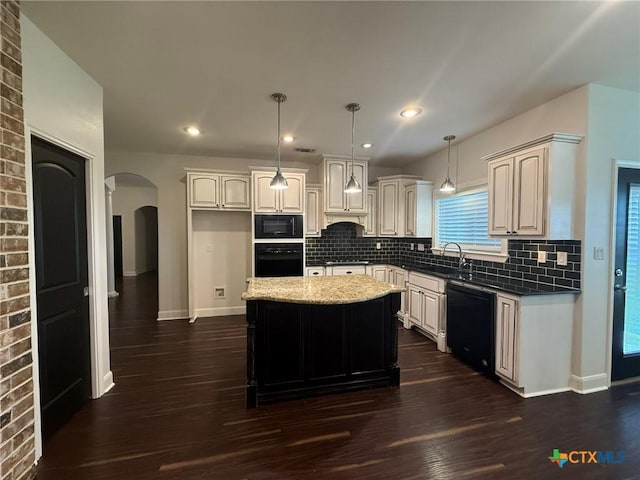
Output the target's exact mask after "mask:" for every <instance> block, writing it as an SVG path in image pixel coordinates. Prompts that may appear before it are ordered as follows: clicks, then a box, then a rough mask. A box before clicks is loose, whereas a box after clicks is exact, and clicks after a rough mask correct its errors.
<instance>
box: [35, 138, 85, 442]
mask: <svg viewBox="0 0 640 480" xmlns="http://www.w3.org/2000/svg"><path fill="white" fill-rule="evenodd" d="M32 153H33V202H34V221H35V225H34V227H35V231H34V233H35V250H36V251H35V254H36V255H35V261H36V295H37V307H38V319H37V322H38V359H39V369H40V402H41V408H42V431H43V436H44V437H45V438H47V437H49V436H50V435H51V434H52V433H54V432H55V431H56V430H57V429H58V428H59V427H60V426H62V425H63V424H64V423H65V422H66V421H67V420H68V419H69V418H70V417H71V416H72V415H73V414H74V413H75V412H76V411H77V410H78V409H79V408H80V407H81V406H82V404H83V403H84V402H85V401H86V400H87V399H88V398H89V396H90V394H91V382H90V358H89V303H88V296H86V294H85V287H87V283H88V282H87V275H88V273H87V270H88V269H87V225H86V199H85V197H86V184H85V159H84V158H82V157H79V156H77V155H75V154H72V153H70V152H67V151H66V150H63V149H61V148H59V147H57V146H55V145H52V144H50V143H48V142H44V141H42V140H40V139H38V138H35V137H32Z"/></svg>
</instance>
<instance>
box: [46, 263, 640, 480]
mask: <svg viewBox="0 0 640 480" xmlns="http://www.w3.org/2000/svg"><path fill="white" fill-rule="evenodd" d="M119 290H120V292H121V296H120V297H119V298H117V299H114V300H112V301H111V304H110V308H111V345H112V366H113V372H114V375H115V382H116V386H115V387H114V389H113V390H112V391H111V392H110V393H108V394H107V395H105V396H104V397H103V398H101V399H99V400H95V401H91V402H89V403H88V404H87V405H86V406H85V408H83V410H82V411H80V412H79V413H78V414H76V416H75V417H74V418H73V419H72V420H71V422H70V423H69V424H68V425H66V426H65V427H63V429H62V430H61V431H59V432H58V433H57V434H55V435H54V436H53V438H52V439H51V440H50V441H49V442H48V443H47V444H46V445H45V447H44V457H43V459H42V460H41V465H40V470H39V474H38V477H37V478H38V479H39V480H71V479H91V480H102V479H105V480H106V479H109V480H112V479H118V480H127V479H135V480H145V479H163V480H169V479H171V480H177V479H180V480H200V479H221V480H222V479H224V480H235V479H238V480H242V479H251V480H260V479H303V478H304V479H307V478H309V479H314V480H315V479H342V478H345V479H347V478H348V479H367V480H375V479H385V480H387V479H393V480H395V479H398V480H403V479H404V480H409V479H476V478H478V479H485V478H486V479H489V478H499V479H502V478H504V479H529V478H531V479H539V478H561V479H574V478H575V479H578V478H579V479H626V478H629V479H631V478H640V473H639V471H640V454H639V452H640V385H637V384H636V385H629V386H623V387H617V388H614V389H612V390H610V391H607V392H602V393H596V394H592V395H587V396H581V395H576V394H573V393H566V394H558V395H553V396H549V397H541V398H533V399H528V400H524V399H522V398H520V397H518V396H517V395H515V394H514V393H512V392H510V391H509V390H507V389H506V388H504V387H502V386H501V385H499V384H497V383H495V382H493V381H491V380H489V379H487V378H485V377H483V376H481V375H477V374H476V373H475V372H474V371H473V370H471V369H470V368H468V367H467V366H465V365H463V364H462V363H460V362H458V361H457V360H456V359H455V358H453V357H451V356H449V355H446V354H442V353H440V352H438V351H437V350H436V348H435V345H434V344H433V343H431V342H429V341H427V340H426V339H425V338H423V337H422V336H421V335H419V334H417V333H415V332H413V331H406V330H404V329H402V328H400V331H399V352H400V354H399V357H400V366H401V369H402V370H401V381H402V384H401V387H400V388H399V389H378V390H371V391H365V392H358V393H352V394H346V395H335V396H327V397H322V398H314V399H308V400H301V401H292V402H286V403H280V404H276V405H272V406H266V407H260V408H258V409H253V410H246V409H245V406H244V381H245V328H244V326H245V322H244V317H243V316H234V317H218V318H215V319H205V320H199V321H198V322H197V323H196V324H195V325H189V324H188V323H187V322H184V321H167V322H156V321H155V314H156V310H157V301H156V298H155V278H154V277H153V275H150V274H147V275H142V276H139V277H137V278H135V279H130V278H128V279H125V280H124V283H123V284H121V285H119ZM554 448H558V449H560V451H563V452H567V451H571V450H614V451H620V450H623V451H624V452H625V455H626V463H624V464H621V465H596V464H587V465H571V464H567V465H565V466H564V468H562V469H560V468H558V466H556V465H554V464H552V463H551V462H550V461H549V460H548V457H549V456H550V455H551V454H552V450H553V449H554Z"/></svg>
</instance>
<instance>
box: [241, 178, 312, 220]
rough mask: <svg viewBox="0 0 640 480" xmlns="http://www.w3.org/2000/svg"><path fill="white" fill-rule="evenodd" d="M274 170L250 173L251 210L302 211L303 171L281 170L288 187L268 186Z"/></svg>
mask: <svg viewBox="0 0 640 480" xmlns="http://www.w3.org/2000/svg"><path fill="white" fill-rule="evenodd" d="M274 174H275V172H274V171H270V172H258V171H254V172H252V173H251V176H252V180H253V211H254V212H255V213H303V210H304V179H305V175H304V173H288V172H286V171H283V175H284V177H285V178H286V179H287V184H288V185H289V188H286V189H284V190H273V189H271V188H269V185H270V183H271V179H272V178H273V175H274Z"/></svg>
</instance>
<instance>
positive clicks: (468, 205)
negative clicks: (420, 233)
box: [436, 190, 502, 251]
mask: <svg viewBox="0 0 640 480" xmlns="http://www.w3.org/2000/svg"><path fill="white" fill-rule="evenodd" d="M488 225H489V194H488V192H487V190H482V191H479V192H478V191H476V192H473V193H461V194H458V195H454V196H451V197H443V198H439V199H437V200H436V244H437V245H443V244H445V243H447V242H456V243H459V244H460V245H462V246H464V247H466V248H467V249H472V250H489V251H496V250H500V248H501V245H502V243H501V241H500V240H497V239H493V238H489V234H488V231H489V229H488Z"/></svg>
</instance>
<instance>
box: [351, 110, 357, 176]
mask: <svg viewBox="0 0 640 480" xmlns="http://www.w3.org/2000/svg"><path fill="white" fill-rule="evenodd" d="M355 117H356V111H355V109H354V110H351V176H352V177H353V163H354V162H353V139H354V137H355V135H356V120H355Z"/></svg>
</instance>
